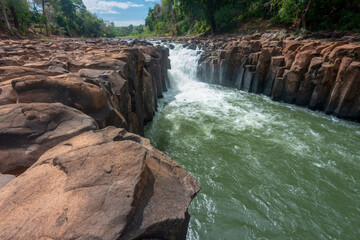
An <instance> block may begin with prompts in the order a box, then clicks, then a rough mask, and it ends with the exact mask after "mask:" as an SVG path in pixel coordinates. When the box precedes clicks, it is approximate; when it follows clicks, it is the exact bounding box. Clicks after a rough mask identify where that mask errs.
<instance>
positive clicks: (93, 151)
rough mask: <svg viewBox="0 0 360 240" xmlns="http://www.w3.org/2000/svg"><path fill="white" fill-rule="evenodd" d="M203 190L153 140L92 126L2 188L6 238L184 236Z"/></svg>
mask: <svg viewBox="0 0 360 240" xmlns="http://www.w3.org/2000/svg"><path fill="white" fill-rule="evenodd" d="M199 189H200V187H199V184H198V183H197V182H196V181H195V179H194V178H193V177H192V176H190V175H189V174H188V173H186V172H185V170H183V169H182V168H181V167H180V166H179V165H178V164H177V163H176V162H174V161H173V160H171V159H170V158H168V157H167V156H165V155H164V154H162V153H161V152H159V151H157V150H156V149H154V148H153V147H151V145H150V142H149V140H148V139H144V138H141V137H139V136H137V135H134V134H129V133H127V132H126V131H125V130H123V129H115V128H106V129H103V130H99V131H88V132H85V133H83V134H81V135H79V136H76V137H74V138H72V139H69V140H67V141H65V142H63V143H61V144H59V145H57V146H56V147H54V148H52V149H50V150H48V151H47V152H46V153H44V154H43V155H42V157H41V158H40V159H39V160H38V161H37V162H36V163H35V164H34V165H33V166H32V167H31V168H29V169H28V170H27V171H26V172H25V173H23V174H22V175H20V176H19V177H18V178H16V179H15V180H13V181H12V182H10V183H9V184H7V185H6V187H4V188H3V189H2V191H1V192H0V211H1V213H2V214H1V215H2V221H0V238H1V239H14V238H15V239H19V238H24V237H25V238H29V239H34V238H50V239H73V238H79V239H144V238H152V239H154V238H155V239H185V235H186V227H187V222H188V214H187V208H188V206H189V204H190V202H191V200H192V199H193V198H194V197H195V195H196V194H197V192H198V191H199ZM9 203H11V204H9ZM24 209H26V211H24ZM35 226H36V227H35Z"/></svg>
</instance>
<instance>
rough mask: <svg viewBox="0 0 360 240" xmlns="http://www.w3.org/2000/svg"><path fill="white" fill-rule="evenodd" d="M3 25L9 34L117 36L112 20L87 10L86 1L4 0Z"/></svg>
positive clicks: (1, 1) (1, 23)
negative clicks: (108, 20)
mask: <svg viewBox="0 0 360 240" xmlns="http://www.w3.org/2000/svg"><path fill="white" fill-rule="evenodd" d="M0 4H1V11H2V14H1V15H2V20H3V21H0V28H1V29H7V30H8V32H9V33H12V34H20V35H30V34H32V33H41V34H44V35H47V36H49V35H65V36H68V37H115V36H117V35H118V31H117V29H116V27H115V26H114V23H112V22H106V21H104V20H102V19H99V18H98V17H97V16H96V15H94V14H92V13H90V12H89V11H87V10H86V7H85V5H84V3H83V1H82V0H32V1H27V0H0Z"/></svg>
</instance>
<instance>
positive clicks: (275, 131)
mask: <svg viewBox="0 0 360 240" xmlns="http://www.w3.org/2000/svg"><path fill="white" fill-rule="evenodd" d="M170 57H171V61H172V68H173V69H172V70H171V71H170V72H169V75H170V77H171V82H172V89H171V90H170V91H169V92H168V93H167V94H166V95H165V98H164V99H162V100H161V101H160V105H159V110H158V112H157V114H156V116H155V119H154V121H153V122H151V123H150V124H148V125H147V126H146V134H145V135H146V137H148V138H150V139H151V141H152V143H153V145H154V146H155V147H157V148H158V149H160V150H162V151H163V152H165V153H166V154H167V155H169V156H171V157H172V158H173V159H174V160H176V161H177V162H178V163H179V164H180V165H181V166H183V167H184V168H185V169H186V170H187V171H188V172H190V173H191V174H192V175H193V176H194V177H195V178H196V179H197V180H198V181H199V182H200V184H201V186H202V190H201V192H200V193H199V194H198V196H197V197H196V198H195V199H194V200H193V202H192V204H191V206H190V208H189V212H190V214H191V215H192V217H191V221H190V224H189V231H188V239H360V125H359V124H358V123H352V122H348V121H343V120H339V119H337V118H334V117H331V116H326V115H324V114H322V113H317V112H312V111H310V110H307V109H305V108H299V107H296V106H291V105H287V104H283V103H278V102H273V101H271V100H270V99H268V98H267V97H264V96H259V95H254V94H248V93H244V92H241V91H237V90H234V89H227V88H223V87H219V86H213V85H208V84H205V83H200V82H197V81H196V78H195V71H196V64H195V63H196V59H197V54H196V52H195V51H191V50H185V49H181V48H179V46H177V47H176V48H175V49H174V50H172V51H171V55H170Z"/></svg>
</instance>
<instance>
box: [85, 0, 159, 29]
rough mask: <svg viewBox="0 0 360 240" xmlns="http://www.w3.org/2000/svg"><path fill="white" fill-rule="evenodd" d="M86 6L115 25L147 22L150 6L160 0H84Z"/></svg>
mask: <svg viewBox="0 0 360 240" xmlns="http://www.w3.org/2000/svg"><path fill="white" fill-rule="evenodd" d="M83 2H84V4H85V6H86V8H87V9H88V10H89V11H90V12H92V13H95V14H96V15H97V16H98V17H100V18H102V19H104V20H108V21H111V22H114V23H115V26H128V25H130V24H132V25H140V24H144V23H145V18H146V16H147V13H148V11H149V7H153V6H154V5H155V3H159V2H160V0H83Z"/></svg>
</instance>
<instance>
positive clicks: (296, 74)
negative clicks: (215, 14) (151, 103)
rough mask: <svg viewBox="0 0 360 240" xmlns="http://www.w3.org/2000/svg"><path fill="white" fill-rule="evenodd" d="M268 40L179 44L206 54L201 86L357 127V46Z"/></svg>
mask: <svg viewBox="0 0 360 240" xmlns="http://www.w3.org/2000/svg"><path fill="white" fill-rule="evenodd" d="M269 36H270V37H269ZM269 36H266V34H263V35H262V36H261V35H260V34H255V35H253V36H244V37H239V38H234V37H233V38H231V37H229V38H221V37H219V38H214V39H192V40H182V41H181V42H183V43H184V42H185V44H186V46H188V47H190V48H193V49H195V48H196V47H197V46H198V47H201V48H203V49H204V52H203V54H202V56H201V59H200V61H199V71H198V77H199V79H200V80H201V81H204V82H208V83H213V84H219V85H222V86H227V87H232V88H237V89H239V90H244V91H247V92H252V93H257V94H264V95H267V96H269V97H271V98H272V99H273V100H275V101H283V102H285V103H290V104H296V105H299V106H306V107H308V108H310V109H313V110H319V111H323V112H325V113H326V114H332V115H335V116H337V117H339V118H345V119H350V120H355V121H360V45H359V43H356V42H353V43H350V42H348V41H346V40H352V39H351V38H349V39H347V38H345V39H340V40H338V41H329V40H328V39H325V40H321V41H320V40H311V39H307V40H302V39H297V40H294V39H292V38H288V39H285V40H279V39H278V36H277V37H271V35H269ZM279 38H280V37H279Z"/></svg>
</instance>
